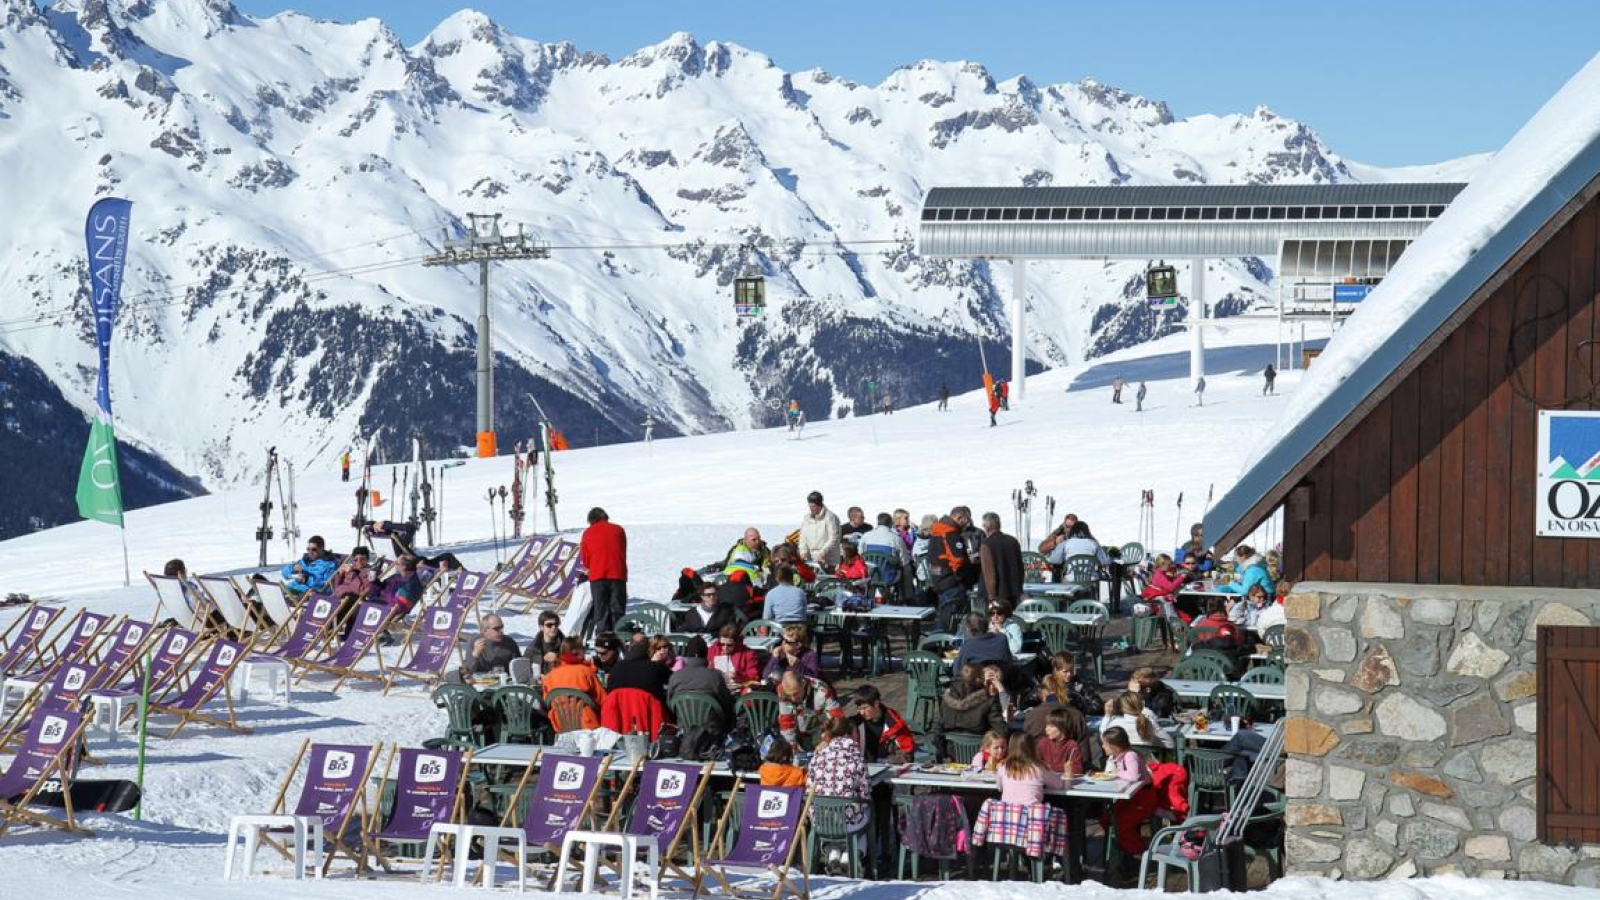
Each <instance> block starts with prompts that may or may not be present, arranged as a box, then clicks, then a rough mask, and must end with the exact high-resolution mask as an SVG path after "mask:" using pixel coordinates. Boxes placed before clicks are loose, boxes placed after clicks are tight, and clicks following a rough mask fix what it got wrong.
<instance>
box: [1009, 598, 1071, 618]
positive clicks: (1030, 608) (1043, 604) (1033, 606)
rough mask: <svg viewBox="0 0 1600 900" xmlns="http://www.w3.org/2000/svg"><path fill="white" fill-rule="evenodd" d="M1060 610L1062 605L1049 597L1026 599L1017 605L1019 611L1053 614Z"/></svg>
mask: <svg viewBox="0 0 1600 900" xmlns="http://www.w3.org/2000/svg"><path fill="white" fill-rule="evenodd" d="M1060 611H1061V607H1060V606H1059V605H1057V604H1056V602H1055V601H1054V600H1051V599H1050V598H1049V597H1036V598H1034V599H1032V600H1024V601H1022V603H1020V604H1018V606H1017V612H1019V613H1039V614H1040V615H1046V616H1053V615H1055V614H1056V613H1058V612H1060Z"/></svg>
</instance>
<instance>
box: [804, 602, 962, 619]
mask: <svg viewBox="0 0 1600 900" xmlns="http://www.w3.org/2000/svg"><path fill="white" fill-rule="evenodd" d="M826 611H827V612H836V613H838V614H839V615H842V616H856V617H857V618H862V619H889V620H894V621H902V622H926V621H928V620H929V619H931V618H933V614H934V611H935V610H934V608H933V607H931V606H890V605H885V606H874V607H872V608H870V609H859V610H848V609H832V610H826Z"/></svg>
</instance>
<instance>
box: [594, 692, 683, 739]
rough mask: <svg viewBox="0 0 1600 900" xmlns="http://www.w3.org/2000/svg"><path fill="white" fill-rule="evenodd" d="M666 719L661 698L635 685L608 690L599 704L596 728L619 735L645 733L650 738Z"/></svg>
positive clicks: (652, 737)
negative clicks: (598, 717)
mask: <svg viewBox="0 0 1600 900" xmlns="http://www.w3.org/2000/svg"><path fill="white" fill-rule="evenodd" d="M666 720H667V711H666V709H665V708H664V707H662V705H661V701H660V700H657V699H656V698H655V697H654V696H652V695H651V694H650V692H649V691H644V690H640V689H639V688H617V689H616V690H614V691H610V692H608V693H607V694H606V699H605V702H604V703H602V704H601V705H600V727H602V728H609V729H611V730H612V731H615V732H617V733H619V734H646V735H649V736H650V740H652V741H653V740H655V739H656V733H657V732H659V731H660V730H661V724H662V723H663V722H665V721H666Z"/></svg>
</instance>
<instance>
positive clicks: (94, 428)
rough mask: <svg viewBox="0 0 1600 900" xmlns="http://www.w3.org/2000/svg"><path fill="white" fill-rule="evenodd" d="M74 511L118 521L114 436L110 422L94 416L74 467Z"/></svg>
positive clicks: (119, 503) (119, 501)
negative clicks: (80, 459)
mask: <svg viewBox="0 0 1600 900" xmlns="http://www.w3.org/2000/svg"><path fill="white" fill-rule="evenodd" d="M78 515H80V516H83V517H84V518H85V519H96V520H99V521H101V522H105V523H107V524H110V525H121V524H122V484H121V481H120V480H119V479H118V476H117V436H116V433H115V432H114V431H113V430H112V428H111V423H110V422H107V421H106V420H104V419H102V418H100V417H99V416H95V417H94V419H93V422H92V424H91V425H90V426H89V446H88V447H86V448H84V451H83V468H82V469H80V470H79V471H78Z"/></svg>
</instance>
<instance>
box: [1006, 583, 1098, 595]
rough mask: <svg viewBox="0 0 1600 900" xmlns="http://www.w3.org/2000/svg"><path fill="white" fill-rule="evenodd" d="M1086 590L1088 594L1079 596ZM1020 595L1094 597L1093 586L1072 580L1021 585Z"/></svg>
mask: <svg viewBox="0 0 1600 900" xmlns="http://www.w3.org/2000/svg"><path fill="white" fill-rule="evenodd" d="M1086 590H1087V591H1088V592H1089V596H1088V597H1083V596H1080V595H1081V594H1083V592H1084V591H1086ZM1022 595H1023V596H1024V597H1076V598H1078V599H1080V600H1092V599H1094V586H1093V585H1088V584H1078V583H1077V582H1073V581H1061V582H1051V583H1048V584H1025V585H1023V586H1022Z"/></svg>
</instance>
